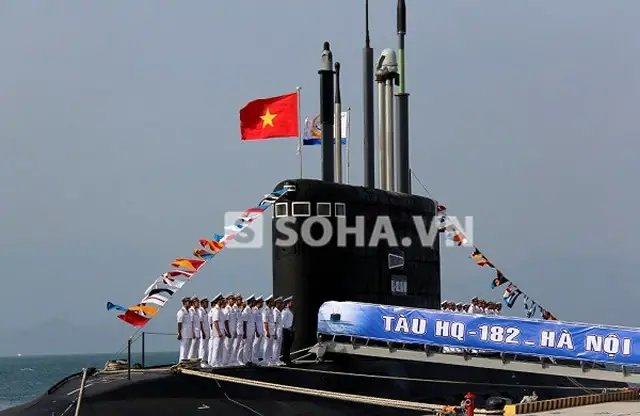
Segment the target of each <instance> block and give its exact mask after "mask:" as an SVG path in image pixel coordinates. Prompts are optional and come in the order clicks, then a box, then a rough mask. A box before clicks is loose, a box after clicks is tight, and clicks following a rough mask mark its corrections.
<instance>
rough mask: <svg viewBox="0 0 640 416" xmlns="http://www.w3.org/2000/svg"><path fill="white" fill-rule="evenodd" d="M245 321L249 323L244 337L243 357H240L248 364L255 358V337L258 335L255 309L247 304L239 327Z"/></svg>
mask: <svg viewBox="0 0 640 416" xmlns="http://www.w3.org/2000/svg"><path fill="white" fill-rule="evenodd" d="M244 322H246V323H247V333H246V337H245V338H244V339H242V351H241V352H242V357H240V362H242V363H244V364H246V363H248V362H250V361H251V360H252V359H253V355H252V352H253V339H254V338H255V335H256V324H255V319H253V309H252V308H251V307H249V306H245V308H244V310H243V311H242V314H241V315H240V323H239V324H238V328H240V327H241V326H242V325H243V323H244Z"/></svg>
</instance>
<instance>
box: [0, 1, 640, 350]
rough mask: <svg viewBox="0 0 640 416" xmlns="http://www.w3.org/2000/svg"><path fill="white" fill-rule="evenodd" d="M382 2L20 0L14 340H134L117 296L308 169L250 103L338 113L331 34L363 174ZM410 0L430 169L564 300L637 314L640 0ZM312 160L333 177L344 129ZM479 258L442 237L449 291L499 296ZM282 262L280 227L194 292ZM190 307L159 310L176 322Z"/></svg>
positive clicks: (583, 309) (554, 301) (416, 106)
mask: <svg viewBox="0 0 640 416" xmlns="http://www.w3.org/2000/svg"><path fill="white" fill-rule="evenodd" d="M363 3H364V2H363V1H349V2H346V1H338V0H325V1H322V2H314V1H308V0H305V1H299V0H298V1H295V0H272V1H269V2H260V1H255V0H235V1H233V2H213V1H206V0H192V1H189V2H175V1H169V0H139V1H136V2H130V1H124V0H116V1H110V2H99V3H96V2H85V1H81V0H67V1H65V2H43V1H34V0H19V1H18V0H14V1H5V2H1V3H0V56H2V64H1V65H0V149H1V151H0V212H1V215H0V253H2V254H1V258H2V260H3V261H2V264H3V270H2V274H3V275H4V276H3V284H2V290H1V291H0V334H1V335H0V355H2V354H7V355H13V354H15V353H17V352H20V351H26V352H30V353H48V352H51V353H62V352H84V351H96V350H97V351H102V352H112V351H113V352H115V351H117V350H118V348H119V347H120V346H121V345H122V343H123V342H125V341H126V338H127V336H128V335H129V334H130V333H131V332H132V329H131V327H129V326H128V325H126V324H124V323H123V322H121V321H120V320H118V319H117V318H116V316H115V314H113V313H112V312H109V313H107V311H106V310H105V303H106V302H107V301H112V302H114V303H119V304H123V305H125V306H128V305H133V304H135V303H137V302H138V301H139V300H140V298H141V296H142V292H143V291H144V289H146V287H147V286H148V285H149V284H150V283H151V282H152V280H153V279H154V278H155V277H156V276H158V275H159V274H161V273H163V272H165V271H166V270H167V269H168V262H170V261H172V260H173V259H174V258H176V257H181V256H188V255H189V254H190V253H191V250H192V249H193V248H195V245H196V243H197V240H198V239H199V238H202V237H206V236H210V235H212V234H213V233H214V232H219V231H220V230H222V228H223V226H224V221H223V217H224V213H225V212H226V211H239V210H240V211H241V210H243V209H245V208H247V207H250V206H252V205H253V204H255V203H256V202H257V201H258V200H259V199H260V198H261V197H262V196H263V195H264V194H265V193H268V192H270V191H271V190H272V189H273V187H274V185H275V184H277V183H278V182H280V181H281V180H283V179H285V178H290V177H296V176H297V175H298V159H297V157H296V142H295V140H290V139H279V140H271V141H265V142H261V143H241V142H240V135H239V121H238V110H239V109H240V108H241V107H242V106H244V105H245V104H246V103H247V102H248V101H250V100H252V99H255V98H260V97H268V96H273V95H280V94H285V93H288V92H293V91H295V88H296V87H297V86H301V87H302V90H301V97H302V99H301V101H302V102H301V106H302V113H303V115H308V116H313V115H315V114H316V113H317V111H318V99H319V98H318V90H319V86H318V85H319V77H318V73H317V70H318V68H319V65H320V54H321V50H322V43H323V42H324V41H325V40H326V41H329V42H331V48H332V50H333V54H334V59H335V60H336V61H339V62H340V63H341V75H342V77H341V78H342V100H343V106H347V107H351V109H352V128H351V136H352V145H351V149H350V150H351V170H350V176H351V183H353V184H362V181H363V163H362V159H363V157H362V81H361V78H360V77H361V54H362V47H363V43H364V40H363V36H364V28H363V26H364V18H363V14H362V11H363ZM371 3H372V4H371V11H370V25H371V39H372V46H373V47H374V49H375V54H376V57H377V56H378V54H379V52H380V51H381V50H382V49H384V48H388V47H396V45H397V35H396V33H395V19H396V18H395V7H396V1H395V0H386V1H382V0H374V1H372V2H371ZM407 8H408V22H407V25H408V34H407V38H406V54H407V55H406V56H407V58H406V59H407V75H406V82H407V91H408V92H409V93H410V94H411V96H410V114H411V122H410V135H411V144H410V146H411V160H410V163H411V168H412V169H413V171H414V172H415V173H416V174H417V175H418V177H419V178H420V180H421V181H422V182H423V183H424V184H425V185H426V186H427V188H428V190H429V193H430V194H431V195H432V196H433V197H434V198H435V199H437V200H438V201H439V202H440V203H443V204H445V205H446V206H447V207H448V212H449V214H452V215H456V216H459V217H462V216H466V215H472V216H473V217H474V243H475V244H476V245H477V246H478V247H479V248H480V249H481V250H482V251H483V252H484V253H485V254H486V255H487V256H488V257H489V258H490V259H491V260H492V261H493V262H494V263H495V264H496V265H498V267H500V268H501V270H502V271H503V272H504V273H505V275H506V276H507V277H508V278H509V279H511V280H512V281H514V282H515V283H516V284H517V285H518V286H519V287H520V288H521V289H522V290H523V291H524V292H526V293H527V294H529V295H530V296H531V297H532V298H534V299H535V300H537V301H538V302H539V303H540V304H542V305H543V306H544V307H546V308H547V309H550V310H551V311H552V312H553V313H554V314H555V315H556V316H558V317H559V318H560V319H566V320H572V321H582V322H593V323H609V324H618V325H630V326H637V325H638V324H637V320H636V319H635V317H636V313H635V312H636V310H637V293H638V291H639V290H640V280H639V278H638V272H637V270H638V265H639V264H640V260H637V251H638V243H637V240H636V237H635V236H636V235H638V234H639V233H640V220H639V219H638V217H637V215H636V208H637V206H638V202H640V196H639V193H638V191H637V186H634V185H633V184H634V183H635V182H636V180H637V178H638V174H639V173H640V167H639V164H638V163H637V160H638V150H640V145H638V144H637V139H638V137H639V134H638V133H640V125H639V124H638V123H637V121H636V120H637V116H636V114H635V112H636V109H637V106H638V102H639V101H640V76H639V75H638V74H640V58H639V56H640V53H639V52H640V50H639V49H640V28H638V25H637V20H638V19H637V17H638V15H639V13H640V4H638V3H637V2H635V1H631V0H627V1H625V0H618V1H615V2H601V1H596V0H563V1H561V2H553V3H551V2H539V1H534V0H528V1H518V2H513V1H510V0H501V1H500V0H485V1H482V2H468V1H463V0H455V1H454V0H451V1H447V2H435V1H424V0H420V1H418V0H407ZM303 157H304V174H305V176H306V177H312V178H317V177H319V176H320V149H319V148H305V149H304V152H303ZM413 186H414V190H416V191H417V192H418V193H423V194H424V192H423V191H422V189H421V188H420V186H419V185H418V184H417V183H415V182H414V185H413ZM265 232H266V236H265V241H270V236H269V230H268V227H267V228H266V229H265ZM468 255H469V250H468V249H461V248H443V249H442V277H443V279H442V292H443V298H446V299H452V300H460V301H466V300H468V299H470V298H471V297H472V296H474V295H478V296H482V297H485V298H486V299H489V300H494V301H499V300H500V299H501V294H502V290H498V289H496V290H493V291H492V290H491V288H490V281H491V279H492V277H493V275H492V274H491V273H490V272H489V271H487V270H484V269H480V268H478V267H477V266H475V265H474V264H473V262H472V261H471V260H469V259H468ZM270 260H271V248H270V246H269V245H266V246H265V247H263V248H261V249H255V250H239V249H238V250H228V251H227V252H225V253H223V255H221V256H218V257H216V260H215V262H214V263H212V264H210V265H207V267H206V269H204V270H203V271H202V272H201V273H199V274H198V275H197V277H196V278H194V279H193V282H191V283H189V285H188V286H185V288H184V289H183V292H184V293H183V294H189V295H191V294H194V293H198V294H200V293H204V294H208V295H213V294H215V293H218V292H228V291H239V292H242V293H245V294H249V293H252V292H255V293H262V294H268V293H270V291H271V264H270ZM177 307H178V304H177V303H175V300H174V301H172V302H171V303H169V304H168V305H167V307H166V309H165V310H164V311H163V312H162V313H161V314H160V315H159V316H157V317H156V318H155V319H154V320H152V321H151V323H150V324H149V325H148V327H147V330H149V331H158V332H163V331H174V330H175V329H174V326H175V323H174V322H175V309H176V308H177ZM29 311H30V312H29ZM509 312H510V313H512V314H514V315H517V316H522V315H523V313H524V308H522V303H521V302H519V303H518V304H517V306H515V307H514V310H513V311H509ZM54 337H55V338H56V343H55V345H50V344H48V343H47V340H51V339H52V338H54ZM2 338H4V340H3V339H2ZM160 338H161V337H158V340H155V339H154V340H152V341H149V345H151V348H154V346H156V347H157V348H160V346H168V347H169V348H173V347H176V348H177V346H175V345H173V344H174V343H175V341H167V340H166V339H164V340H162V339H160Z"/></svg>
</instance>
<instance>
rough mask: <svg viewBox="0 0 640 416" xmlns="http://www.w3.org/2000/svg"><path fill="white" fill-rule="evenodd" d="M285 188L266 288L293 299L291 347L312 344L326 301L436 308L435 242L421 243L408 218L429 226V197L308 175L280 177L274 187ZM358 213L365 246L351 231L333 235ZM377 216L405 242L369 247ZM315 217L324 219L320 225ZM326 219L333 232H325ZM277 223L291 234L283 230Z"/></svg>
mask: <svg viewBox="0 0 640 416" xmlns="http://www.w3.org/2000/svg"><path fill="white" fill-rule="evenodd" d="M284 187H287V188H289V189H290V191H289V192H287V193H286V194H285V195H284V197H283V198H282V199H280V200H279V201H278V202H277V203H276V204H275V206H274V208H273V211H272V212H273V214H272V215H273V221H272V230H273V232H272V239H273V241H272V243H273V244H272V247H273V290H274V293H276V294H278V295H283V296H284V295H293V296H294V313H295V319H296V325H295V326H296V337H295V342H294V346H293V348H294V350H295V349H300V348H305V347H309V346H311V345H313V344H315V342H316V328H317V320H318V309H319V308H320V305H322V303H324V302H326V301H330V300H335V301H354V302H365V303H378V304H387V305H399V306H411V307H426V308H439V305H440V251H439V241H438V239H436V241H435V243H434V244H433V246H429V245H423V244H422V243H421V241H420V238H419V235H418V232H417V228H416V225H415V222H414V218H413V217H414V216H421V217H422V218H423V220H424V224H425V226H426V227H429V224H431V221H432V219H433V217H434V216H435V215H436V207H437V205H436V202H435V201H433V200H432V199H429V198H425V197H422V196H418V195H410V194H399V193H395V192H387V191H383V190H379V189H373V188H367V187H362V186H352V185H346V184H340V183H335V182H326V181H321V180H315V179H291V180H286V181H283V182H281V183H280V184H278V185H277V186H276V188H275V189H276V190H278V189H282V188H284ZM359 216H360V217H362V218H363V220H360V221H361V222H363V225H364V226H363V227H361V229H362V230H363V231H364V237H360V239H361V240H364V243H365V244H364V245H360V244H357V238H356V236H355V235H353V234H348V235H347V234H345V233H339V232H338V222H339V221H344V222H343V224H346V226H347V227H349V228H355V227H356V221H357V220H356V218H357V217H359ZM381 216H388V217H389V219H390V222H391V224H392V227H393V232H394V235H395V237H396V239H397V241H398V242H401V241H402V239H403V238H404V237H409V238H410V239H411V244H410V245H409V246H406V247H403V246H402V245H399V246H397V247H389V244H388V241H387V240H384V239H381V240H380V242H379V244H377V245H376V246H372V245H370V244H369V243H370V242H371V236H372V233H373V231H374V230H375V224H376V221H378V218H379V217H381ZM317 217H323V219H322V221H324V220H325V219H326V220H328V222H327V221H324V222H325V225H324V226H323V225H322V224H320V222H319V221H318V218H317ZM306 222H308V224H307V225H304V224H305V223H306ZM326 224H330V228H331V229H332V232H330V233H328V234H325V233H327V231H328V230H327V229H326V228H327V227H326ZM282 227H286V228H287V229H288V230H290V231H287V232H286V233H283V232H282ZM305 229H306V230H307V231H306V232H307V234H309V235H311V237H312V238H313V239H314V240H320V239H321V238H322V237H323V235H329V236H330V237H325V239H327V241H326V243H325V244H322V245H320V244H318V245H316V244H314V243H313V242H312V244H311V245H310V244H308V241H305V239H304V238H302V235H304V233H305ZM426 231H428V228H427V230H426ZM291 233H294V234H295V235H297V236H298V237H299V238H297V241H295V244H291V243H292V242H293V240H291V239H290V238H289V235H290V234H291ZM338 234H342V235H346V238H345V239H344V241H339V237H338ZM283 241H284V242H286V243H285V244H283V243H282V242H283Z"/></svg>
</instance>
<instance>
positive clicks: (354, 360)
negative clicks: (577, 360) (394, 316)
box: [0, 179, 627, 416]
mask: <svg viewBox="0 0 640 416" xmlns="http://www.w3.org/2000/svg"><path fill="white" fill-rule="evenodd" d="M285 186H286V187H288V188H289V189H291V192H288V193H287V194H286V195H285V197H284V198H283V199H282V200H281V201H278V203H277V204H276V206H275V207H274V209H273V212H274V218H273V230H274V233H273V238H274V244H273V288H274V293H276V294H278V295H284V296H288V295H293V296H294V314H295V317H296V323H295V329H296V331H295V332H296V335H295V342H294V346H293V348H292V350H294V351H295V350H302V349H305V348H309V347H312V346H313V345H315V344H316V342H317V341H318V334H317V313H318V309H319V307H320V305H321V304H322V303H323V302H325V301H328V300H337V301H340V300H351V301H360V302H368V303H380V304H393V305H399V306H408V307H422V308H438V306H439V303H440V253H439V243H438V240H437V239H436V241H435V244H433V245H432V246H424V245H422V244H420V242H419V238H418V236H417V232H416V229H415V226H414V223H413V217H414V216H420V217H422V218H423V220H424V223H425V224H429V223H430V222H431V220H432V219H433V218H434V216H435V215H436V213H437V212H436V211H437V203H436V201H433V200H431V199H429V198H423V197H420V196H415V195H404V194H397V193H391V192H384V191H380V190H375V189H370V188H363V187H354V186H349V185H343V184H335V183H330V182H323V181H316V180H307V179H304V180H302V179H301V180H287V181H284V182H282V183H280V184H279V185H278V186H277V187H276V189H281V188H283V187H285ZM328 207H330V212H327V211H326V209H327V208H328ZM296 210H297V211H296ZM296 214H300V215H296ZM320 214H322V215H324V216H325V218H327V219H328V221H329V223H330V224H331V225H332V226H334V227H335V226H336V225H337V222H338V221H342V219H344V220H345V221H346V222H347V223H349V224H350V226H351V225H353V222H355V219H356V217H358V216H362V217H364V218H365V220H364V224H365V234H366V236H365V240H367V241H368V239H369V238H370V237H371V230H372V229H373V227H374V223H375V221H376V218H378V217H379V216H388V217H389V218H390V220H391V223H392V225H393V228H394V231H396V232H397V233H398V238H403V237H410V238H411V239H412V241H414V244H412V245H409V246H407V247H403V248H401V249H399V248H396V247H389V245H388V244H385V243H382V244H379V245H377V246H375V247H359V246H356V245H355V244H354V241H355V239H353V238H352V239H348V240H347V244H346V245H342V246H341V245H340V244H338V242H337V240H336V238H335V237H332V238H331V239H330V240H329V241H328V243H327V244H325V245H324V246H322V247H312V246H309V245H308V244H305V243H304V242H303V241H300V242H297V243H296V244H294V245H291V246H288V247H282V246H280V245H279V244H277V241H276V239H278V238H279V237H281V234H280V231H279V229H278V225H277V221H278V220H281V219H282V218H285V219H286V218H297V219H299V220H300V219H302V220H304V219H305V218H304V217H305V216H306V217H311V216H315V215H320ZM336 214H338V215H336ZM302 222H303V221H298V222H297V223H296V224H294V225H293V229H294V230H295V231H297V232H299V231H300V230H301V227H302V225H301V223H302ZM320 231H321V230H320ZM311 232H312V234H316V236H317V235H318V234H319V233H320V232H319V231H318V230H315V231H314V230H313V229H312V230H311ZM390 255H393V256H395V257H394V258H395V259H398V258H401V259H402V262H401V263H402V266H401V267H390V266H391V264H390V263H391V262H390ZM398 282H400V283H401V284H398ZM398 288H400V290H398ZM215 372H216V373H217V374H222V375H227V376H231V377H236V378H238V379H240V380H245V381H246V380H249V381H252V380H253V381H262V382H267V383H271V384H275V385H280V386H293V387H304V388H308V389H316V390H319V391H324V392H337V393H349V394H357V395H362V396H372V397H380V398H387V399H396V400H404V401H410V402H423V403H432V404H439V405H455V404H458V403H460V401H461V400H462V399H463V397H464V395H465V394H466V393H467V392H472V393H474V394H475V395H476V397H477V401H476V402H477V404H478V405H479V406H483V404H484V403H485V401H486V400H487V399H488V398H490V397H495V396H499V397H504V398H507V399H510V400H511V401H514V402H518V401H520V399H521V398H522V397H523V396H524V395H527V394H531V393H532V391H535V393H536V394H537V396H538V397H539V398H540V399H551V398H557V397H567V396H576V395H583V394H586V393H587V392H590V391H595V392H599V391H600V390H601V389H603V388H621V387H627V384H626V383H615V382H601V381H594V380H589V379H575V378H567V377H562V376H554V375H544V374H532V373H525V372H515V371H509V370H495V369H484V368H476V367H466V366H456V365H451V364H441V363H438V362H408V361H404V360H395V359H392V358H375V359H374V358H369V357H362V356H353V355H340V354H326V355H325V356H323V361H322V362H310V363H306V364H299V363H298V364H295V365H294V366H292V367H243V368H224V369H216V371H215ZM81 378H82V377H81V375H79V374H77V375H74V376H72V377H69V378H68V379H66V380H64V381H62V382H60V383H58V385H56V386H54V387H53V388H51V389H50V390H49V391H48V392H47V393H46V394H44V395H43V396H41V397H40V398H38V399H36V400H34V401H33V402H31V403H28V404H25V405H22V406H18V407H16V408H12V409H8V410H5V411H2V412H0V415H2V416H11V415H27V416H31V415H33V416H36V415H42V416H44V415H46V416H50V415H52V414H55V415H62V414H72V412H74V411H75V408H74V406H75V403H76V402H75V400H76V399H77V397H78V392H79V388H80V383H81ZM284 390H285V391H282V389H281V388H280V389H274V388H272V387H271V388H269V387H264V386H255V385H253V386H252V385H247V384H243V383H239V382H229V381H220V380H214V379H211V378H207V377H201V376H197V375H187V374H180V373H176V372H174V371H171V370H170V369H169V368H168V367H167V368H160V369H145V370H138V371H133V372H132V374H131V379H130V380H129V379H128V377H127V372H126V371H124V372H107V371H103V372H98V373H96V374H94V375H92V376H91V377H89V378H88V379H87V381H86V388H85V390H84V394H83V398H82V400H81V412H80V414H88V415H96V416H102V415H105V416H107V415H108V416H112V415H119V416H126V415H135V416H138V415H139V414H140V413H141V412H143V413H145V414H147V413H152V414H156V415H176V414H179V415H191V414H198V415H201V414H203V413H205V414H206V413H211V414H213V413H217V412H224V413H225V414H228V415H278V416H282V415H301V414H304V415H308V416H313V415H326V414H332V415H341V414H344V415H360V414H361V415H414V414H424V413H425V412H424V411H413V410H405V409H401V408H398V407H388V406H382V405H373V404H365V403H357V402H353V401H345V400H339V399H337V398H336V397H335V396H331V394H323V395H320V396H318V395H310V394H300V393H294V392H291V391H286V388H285V389H284ZM65 412H67V413H65Z"/></svg>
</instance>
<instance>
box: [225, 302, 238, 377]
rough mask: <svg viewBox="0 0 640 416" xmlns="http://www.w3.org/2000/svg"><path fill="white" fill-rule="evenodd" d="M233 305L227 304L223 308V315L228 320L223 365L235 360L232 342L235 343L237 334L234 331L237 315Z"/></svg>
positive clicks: (232, 362)
mask: <svg viewBox="0 0 640 416" xmlns="http://www.w3.org/2000/svg"><path fill="white" fill-rule="evenodd" d="M234 307H235V305H234V306H229V305H227V306H226V307H225V308H224V314H225V317H226V318H227V321H229V337H227V338H225V340H224V365H230V364H234V361H235V358H234V351H233V344H234V343H235V340H236V337H237V336H238V334H237V332H236V328H237V324H238V315H236V311H235V309H234ZM236 309H237V308H236Z"/></svg>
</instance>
